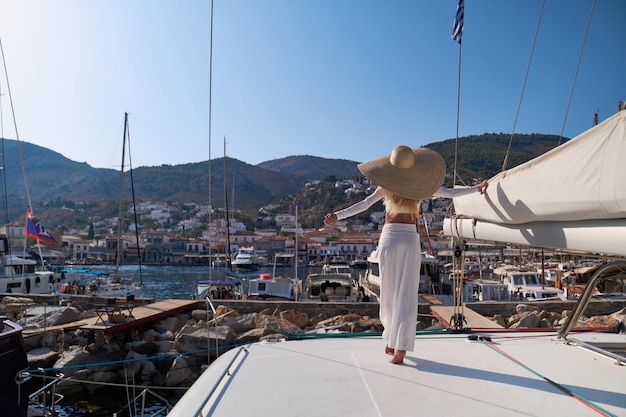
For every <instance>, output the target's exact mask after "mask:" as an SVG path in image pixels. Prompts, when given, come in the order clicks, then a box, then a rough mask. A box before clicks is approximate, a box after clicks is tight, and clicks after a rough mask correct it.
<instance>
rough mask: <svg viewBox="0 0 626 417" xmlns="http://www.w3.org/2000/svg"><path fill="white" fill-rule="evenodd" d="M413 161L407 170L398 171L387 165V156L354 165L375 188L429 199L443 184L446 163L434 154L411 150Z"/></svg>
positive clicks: (412, 197)
mask: <svg viewBox="0 0 626 417" xmlns="http://www.w3.org/2000/svg"><path fill="white" fill-rule="evenodd" d="M412 150H413V155H414V158H415V162H414V164H413V166H412V167H411V168H399V167H396V166H394V165H392V163H391V154H389V155H385V156H383V157H381V158H377V159H374V160H372V161H369V162H363V163H361V164H359V165H357V167H358V169H359V171H361V173H362V174H363V175H365V176H366V177H368V178H369V179H370V180H371V181H372V182H374V183H375V184H376V185H379V186H381V187H383V188H386V189H388V190H390V191H392V192H393V193H395V194H397V195H399V196H402V197H405V198H410V199H412V200H422V199H424V198H428V197H431V196H432V195H433V194H434V193H435V191H437V190H438V189H439V188H440V187H441V185H442V184H443V180H444V178H445V175H446V163H445V161H444V159H443V158H442V157H441V155H439V154H438V153H437V152H435V151H433V150H430V149H427V148H413V149H412Z"/></svg>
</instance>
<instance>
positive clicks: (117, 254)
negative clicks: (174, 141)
mask: <svg viewBox="0 0 626 417" xmlns="http://www.w3.org/2000/svg"><path fill="white" fill-rule="evenodd" d="M127 130H128V113H126V112H125V113H124V135H123V139H122V164H121V166H120V203H119V211H118V214H117V243H116V248H115V250H116V252H115V276H114V277H113V280H114V282H119V281H120V275H119V269H120V262H121V259H122V254H123V251H122V227H123V224H124V223H123V221H122V212H123V206H124V161H125V159H126V155H125V152H126V132H127Z"/></svg>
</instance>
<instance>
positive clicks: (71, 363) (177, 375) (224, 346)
mask: <svg viewBox="0 0 626 417" xmlns="http://www.w3.org/2000/svg"><path fill="white" fill-rule="evenodd" d="M5 301H8V303H10V304H11V308H5V309H4V310H5V313H6V312H7V311H13V312H14V314H15V316H14V317H12V318H13V319H14V320H16V321H17V322H18V323H20V324H21V325H22V326H23V327H24V329H25V343H26V346H27V350H28V359H29V364H30V369H31V370H32V373H33V375H34V376H35V377H37V376H38V375H39V374H41V373H45V374H46V375H47V376H54V375H57V374H58V373H62V374H63V375H64V376H65V378H67V379H66V381H64V382H63V383H62V384H60V385H58V387H57V391H58V392H61V393H63V394H66V395H67V394H75V395H81V394H85V393H87V394H91V393H93V392H95V391H96V390H98V389H100V388H103V387H106V386H108V385H115V384H124V385H134V386H146V387H153V388H155V389H158V387H188V386H190V385H191V384H192V383H193V382H194V381H195V380H196V378H197V377H198V376H199V375H200V373H201V372H202V370H203V367H204V366H206V365H207V364H208V363H209V362H210V361H212V360H214V359H215V358H216V357H217V356H218V355H220V354H222V353H223V352H225V351H227V350H229V349H231V348H234V347H236V346H238V345H241V344H247V343H251V342H256V341H259V340H263V339H266V338H277V337H284V336H287V335H289V334H293V333H302V332H306V331H324V332H326V331H347V332H368V331H377V332H379V331H382V326H381V324H380V320H378V319H377V318H370V317H367V316H360V315H358V314H344V315H338V316H333V317H326V316H325V315H324V314H318V315H315V316H309V315H308V314H307V313H304V312H301V311H297V310H295V309H286V310H280V311H279V310H277V309H275V308H272V309H269V308H268V309H264V310H262V311H259V312H252V313H246V314H239V313H238V312H237V311H236V310H234V309H232V308H229V307H225V306H218V308H217V309H216V314H215V315H213V313H212V311H211V310H205V309H201V308H200V307H201V306H202V303H200V304H199V305H198V309H196V310H192V311H189V312H186V313H181V314H177V315H175V316H171V317H167V318H164V319H161V320H159V321H157V322H154V323H151V324H149V325H145V327H144V326H140V327H137V328H135V329H133V330H129V331H123V332H113V333H111V334H106V335H105V334H104V332H102V331H97V330H95V331H94V330H88V329H82V328H73V327H68V328H66V329H64V330H63V329H59V328H58V327H59V326H60V325H64V324H67V323H72V322H77V321H80V320H84V319H86V318H89V317H94V316H95V313H94V311H93V310H86V311H81V310H80V309H79V308H77V307H72V306H64V307H46V311H45V312H44V311H43V310H38V311H35V310H34V309H35V306H33V305H32V303H31V301H30V300H28V299H24V298H22V299H11V300H7V299H6V298H5ZM6 305H7V304H5V306H6ZM28 311H30V313H28ZM41 369H43V370H45V372H40V371H39V370H41ZM181 392H182V390H181Z"/></svg>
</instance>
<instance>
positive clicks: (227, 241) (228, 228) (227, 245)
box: [224, 136, 231, 269]
mask: <svg viewBox="0 0 626 417" xmlns="http://www.w3.org/2000/svg"><path fill="white" fill-rule="evenodd" d="M224 209H225V216H224V218H225V220H226V249H225V251H226V252H227V253H226V269H231V259H230V219H229V218H228V183H227V182H226V136H224Z"/></svg>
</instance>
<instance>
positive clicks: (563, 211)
mask: <svg viewBox="0 0 626 417" xmlns="http://www.w3.org/2000/svg"><path fill="white" fill-rule="evenodd" d="M454 208H455V213H456V215H455V217H452V218H448V219H445V221H444V233H445V234H446V235H449V236H458V237H460V238H463V239H480V240H493V241H498V242H508V243H518V244H522V245H529V246H535V247H542V248H554V249H564V250H576V251H584V252H591V253H606V254H612V255H621V256H626V110H622V111H620V112H618V113H617V114H615V115H614V116H612V117H611V118H609V119H607V120H606V121H604V122H603V123H601V124H598V125H597V126H594V127H593V128H591V129H589V130H587V131H586V132H584V133H582V134H581V135H579V136H577V137H575V138H574V139H572V140H570V141H569V142H567V143H565V144H563V145H561V146H559V147H557V148H554V149H552V150H551V151H549V152H546V153H545V154H543V155H541V156H539V157H537V158H535V159H532V160H530V161H528V162H526V163H524V164H521V165H519V166H517V167H515V168H512V169H509V170H507V171H504V172H501V173H499V174H498V175H496V176H494V177H493V178H491V179H490V180H489V188H488V190H487V192H486V194H485V195H484V196H482V195H479V194H478V193H474V194H470V195H466V196H462V197H458V198H455V199H454Z"/></svg>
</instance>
